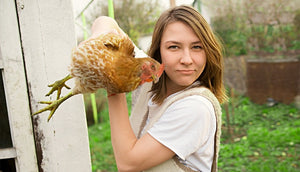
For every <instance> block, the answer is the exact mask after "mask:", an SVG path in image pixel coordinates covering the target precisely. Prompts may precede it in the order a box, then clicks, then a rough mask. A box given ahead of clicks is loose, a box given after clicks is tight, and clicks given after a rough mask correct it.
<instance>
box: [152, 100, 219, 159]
mask: <svg viewBox="0 0 300 172" xmlns="http://www.w3.org/2000/svg"><path fill="white" fill-rule="evenodd" d="M214 119H215V115H214V110H213V106H212V104H211V102H210V101H208V100H207V99H206V98H204V97H202V96H199V95H194V96H189V97H186V98H184V99H181V100H178V101H176V102H174V103H173V104H172V105H170V106H169V107H168V109H167V110H166V111H165V113H164V114H163V115H162V116H161V118H160V119H159V120H158V121H157V122H156V123H155V124H154V125H153V126H152V128H150V129H149V130H148V131H147V132H148V133H149V134H150V135H151V136H152V137H154V138H155V139H156V140H157V141H159V142H160V143H162V144H163V145H165V146H166V147H168V148H169V149H171V150H172V151H173V152H174V153H175V154H177V155H178V156H179V157H180V158H181V159H183V160H185V159H186V157H187V156H189V155H190V154H192V153H194V152H196V151H197V150H198V149H199V147H200V146H201V145H204V144H205V142H206V141H207V140H208V138H209V135H210V134H212V132H213V131H212V130H214V129H213V128H212V127H213V126H215V125H213V122H214V121H215V120H214Z"/></svg>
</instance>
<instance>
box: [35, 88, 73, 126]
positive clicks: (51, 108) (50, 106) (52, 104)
mask: <svg viewBox="0 0 300 172" xmlns="http://www.w3.org/2000/svg"><path fill="white" fill-rule="evenodd" d="M74 95H76V94H74V93H73V92H72V91H71V92H70V93H68V94H67V95H66V96H63V97H61V98H59V99H57V100H54V101H40V102H39V103H41V104H48V106H46V107H45V108H43V109H41V110H39V111H37V112H35V113H33V114H32V116H33V115H36V114H39V113H42V112H44V111H47V110H49V111H50V114H49V116H48V120H47V121H48V122H49V120H50V119H51V117H52V116H53V114H54V112H55V111H56V109H57V108H58V106H59V105H60V104H61V103H62V102H64V101H65V100H67V99H68V98H70V97H72V96H74Z"/></svg>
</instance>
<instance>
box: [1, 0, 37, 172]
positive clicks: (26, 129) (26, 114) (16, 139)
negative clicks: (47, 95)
mask: <svg viewBox="0 0 300 172" xmlns="http://www.w3.org/2000/svg"><path fill="white" fill-rule="evenodd" d="M0 21H1V22H0V49H1V59H2V65H3V71H2V72H3V73H2V74H3V79H4V80H3V81H4V89H5V96H6V101H7V110H8V117H9V124H10V128H11V135H12V142H13V146H14V149H15V153H16V155H17V156H16V159H15V162H16V170H17V171H18V172H20V171H24V170H26V171H38V166H37V161H36V154H35V144H34V137H33V130H32V123H31V116H30V109H29V101H28V94H27V87H26V78H25V71H24V64H23V58H22V50H21V46H20V37H19V30H18V23H17V16H16V9H15V1H11V0H1V1H0ZM1 79H2V78H1ZM5 152H6V151H5ZM8 152H9V154H10V155H13V153H12V149H10V151H8ZM6 153H7V152H6ZM6 153H5V154H6ZM2 156H3V154H2Z"/></svg>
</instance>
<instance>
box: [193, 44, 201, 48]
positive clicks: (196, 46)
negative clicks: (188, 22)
mask: <svg viewBox="0 0 300 172" xmlns="http://www.w3.org/2000/svg"><path fill="white" fill-rule="evenodd" d="M193 49H203V47H202V46H200V45H195V46H193Z"/></svg>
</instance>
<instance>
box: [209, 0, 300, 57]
mask: <svg viewBox="0 0 300 172" xmlns="http://www.w3.org/2000/svg"><path fill="white" fill-rule="evenodd" d="M285 2H286V3H284V4H285V7H283V5H282V3H278V1H276V0H270V1H264V2H262V1H260V0H251V1H244V0H242V1H223V2H222V4H215V2H214V3H212V4H211V6H212V7H211V8H212V9H214V8H215V9H214V11H218V14H216V15H215V16H213V18H212V26H213V28H214V30H215V31H216V33H217V34H218V35H219V36H220V37H221V39H222V40H223V42H224V47H225V52H226V54H225V56H239V55H245V54H252V55H253V54H254V55H258V56H259V57H260V58H265V57H266V56H264V55H261V54H270V55H272V56H275V55H278V57H280V54H283V53H285V52H294V51H295V50H299V49H300V48H299V47H300V42H299V38H300V37H299V33H300V32H299V27H300V26H299V19H300V17H299V16H300V15H299V10H296V9H297V8H295V6H296V4H297V3H296V1H294V0H287V1H285ZM292 17H293V18H294V19H293V20H292V19H291V18H292Z"/></svg>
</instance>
